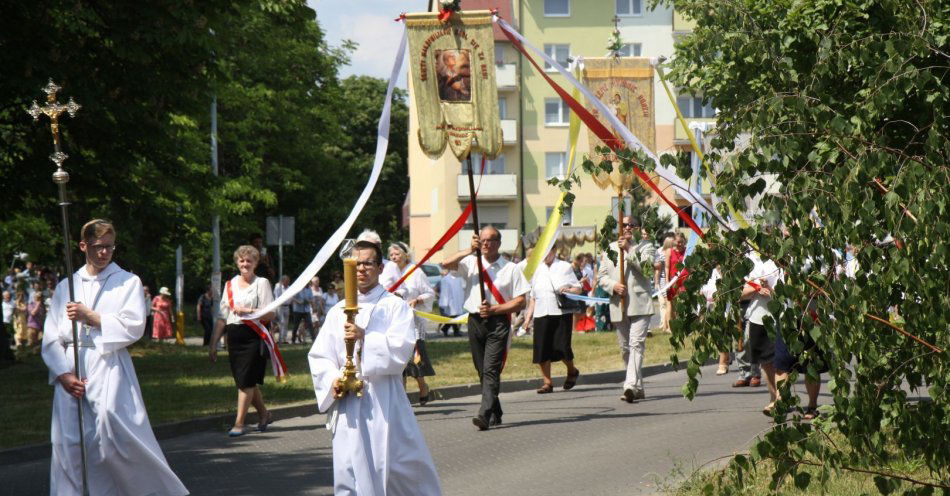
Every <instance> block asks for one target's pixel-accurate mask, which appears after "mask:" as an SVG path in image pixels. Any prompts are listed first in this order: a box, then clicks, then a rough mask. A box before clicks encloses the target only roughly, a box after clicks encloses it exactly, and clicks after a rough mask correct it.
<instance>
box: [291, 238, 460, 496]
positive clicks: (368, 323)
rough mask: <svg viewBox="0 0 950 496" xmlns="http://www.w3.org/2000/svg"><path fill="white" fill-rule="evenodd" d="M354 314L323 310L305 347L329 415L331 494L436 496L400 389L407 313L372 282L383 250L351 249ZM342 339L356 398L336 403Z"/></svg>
mask: <svg viewBox="0 0 950 496" xmlns="http://www.w3.org/2000/svg"><path fill="white" fill-rule="evenodd" d="M354 256H355V257H356V284H357V289H358V290H359V291H358V293H357V300H358V305H359V312H358V313H357V314H356V317H355V322H354V323H349V322H347V318H346V315H345V314H344V312H343V307H344V306H345V302H343V301H341V302H339V303H338V304H336V305H334V306H333V308H331V309H330V310H329V311H328V312H327V318H326V321H325V322H324V325H323V328H322V329H321V331H320V334H318V335H317V339H316V340H315V341H314V342H313V346H312V347H311V348H310V354H309V361H310V372H311V375H312V376H313V387H314V392H315V393H316V397H317V408H318V409H319V410H320V411H321V412H323V411H329V413H330V414H329V418H328V421H327V428H328V429H330V431H331V432H332V435H333V492H334V494H338V495H343V494H346V495H360V496H363V495H367V496H383V495H391V496H403V495H406V496H408V495H413V496H415V495H419V496H437V495H440V494H442V489H441V487H440V485H439V476H438V474H437V473H436V471H435V464H434V463H433V462H432V456H431V455H430V454H429V449H428V447H427V446H426V442H425V438H424V437H423V436H422V432H421V431H420V430H419V424H418V423H417V422H416V418H415V415H413V412H412V407H410V406H409V400H408V399H407V398H406V391H405V389H403V386H402V372H403V370H404V369H405V368H406V363H407V362H408V361H409V359H410V358H411V357H412V355H413V352H414V350H415V346H416V333H415V329H414V326H413V316H412V310H411V309H410V308H409V305H408V304H406V302H405V301H403V300H402V299H401V298H399V297H398V296H395V295H393V294H391V293H389V292H388V291H386V289H385V288H384V287H383V286H382V285H380V284H379V275H380V273H381V272H382V262H383V253H382V250H381V249H380V248H379V245H376V244H374V243H371V242H366V241H359V242H357V243H356V246H355V248H354ZM344 338H349V339H355V340H356V347H357V352H356V353H355V356H354V361H355V362H356V365H357V370H358V371H359V378H360V379H362V380H363V394H362V396H356V395H355V394H353V393H349V394H347V395H345V396H344V397H343V398H342V399H339V400H338V399H336V398H335V397H334V393H336V392H338V391H339V390H340V378H341V376H342V373H341V368H342V367H343V365H344V363H346V346H345V344H344Z"/></svg>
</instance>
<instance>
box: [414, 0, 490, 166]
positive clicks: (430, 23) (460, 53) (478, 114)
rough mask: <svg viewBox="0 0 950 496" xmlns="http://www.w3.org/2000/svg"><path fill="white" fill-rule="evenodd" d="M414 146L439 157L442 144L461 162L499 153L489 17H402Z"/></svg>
mask: <svg viewBox="0 0 950 496" xmlns="http://www.w3.org/2000/svg"><path fill="white" fill-rule="evenodd" d="M405 21H406V28H407V30H408V34H409V60H410V64H409V65H410V67H411V69H410V76H411V77H412V88H413V92H414V95H415V105H416V112H417V115H418V117H419V146H420V147H421V148H422V150H423V151H424V152H425V153H426V155H428V156H430V157H433V158H438V157H440V156H441V155H442V154H443V153H444V152H445V148H446V145H448V147H449V148H450V149H451V150H452V153H453V154H454V155H455V156H456V157H457V158H458V159H459V160H462V159H464V158H466V157H468V155H469V154H470V153H471V152H478V153H482V154H484V155H485V156H486V157H487V158H489V159H491V158H494V157H496V156H497V155H498V154H499V153H500V152H501V148H502V136H501V121H500V119H499V115H498V90H497V85H496V82H495V41H494V37H493V34H492V16H491V12H489V11H487V10H485V11H470V12H456V13H454V14H452V15H451V16H450V17H448V18H446V19H444V20H440V19H439V14H438V13H436V12H433V13H422V14H406V17H405Z"/></svg>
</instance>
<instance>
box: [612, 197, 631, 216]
mask: <svg viewBox="0 0 950 496" xmlns="http://www.w3.org/2000/svg"><path fill="white" fill-rule="evenodd" d="M632 202H633V199H632V198H630V197H629V196H624V197H623V214H624V215H630V205H631V204H632ZM618 203H619V199H618V198H617V197H616V196H614V197H611V198H610V212H611V215H613V217H614V219H616V218H617V204H618Z"/></svg>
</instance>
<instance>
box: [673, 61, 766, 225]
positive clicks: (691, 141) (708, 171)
mask: <svg viewBox="0 0 950 496" xmlns="http://www.w3.org/2000/svg"><path fill="white" fill-rule="evenodd" d="M656 73H657V75H659V76H660V82H661V83H663V89H664V90H666V96H667V97H669V99H670V103H671V104H672V105H673V110H674V111H675V112H676V120H677V121H679V123H680V126H682V127H683V131H684V132H685V133H686V137H687V138H689V144H690V146H692V148H693V152H695V153H696V156H697V157H699V162H700V163H701V164H703V167H705V168H706V177H707V178H708V179H709V182H710V183H711V184H712V185H713V186H715V185H716V175H715V174H714V173H713V171H712V169H711V168H710V167H709V164H708V163H706V156H705V155H704V154H703V151H702V150H700V148H699V143H697V142H696V137H695V136H693V133H692V131H690V130H689V125H688V124H687V123H686V119H685V118H683V113H682V112H680V107H679V105H677V104H676V98H673V92H672V91H670V87H669V85H667V84H666V75H665V74H664V73H663V68H662V67H660V66H659V65H657V66H656ZM723 202H724V203H725V204H726V208H728V209H729V215H731V216H732V218H733V219H735V220H736V222H738V223H739V226H740V227H742V228H747V227H749V221H747V220H746V218H745V217H744V216H743V215H742V214H741V213H739V211H737V210H736V209H734V208H732V204H731V203H729V201H728V200H726V199H723Z"/></svg>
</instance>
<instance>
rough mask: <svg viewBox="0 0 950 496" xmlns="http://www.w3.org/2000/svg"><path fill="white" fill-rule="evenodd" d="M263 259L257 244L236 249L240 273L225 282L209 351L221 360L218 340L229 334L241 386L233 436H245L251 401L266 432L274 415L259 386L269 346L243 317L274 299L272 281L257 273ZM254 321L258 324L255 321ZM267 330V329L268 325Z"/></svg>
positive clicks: (268, 316) (233, 364)
mask: <svg viewBox="0 0 950 496" xmlns="http://www.w3.org/2000/svg"><path fill="white" fill-rule="evenodd" d="M259 260H260V252H258V251H257V248H254V247H253V246H250V245H244V246H241V247H238V249H237V250H235V251H234V263H235V264H236V265H237V268H238V271H239V272H240V273H239V274H238V275H237V276H235V277H234V278H233V279H231V280H230V281H228V282H227V284H226V285H225V288H224V291H223V294H222V295H221V307H220V314H219V317H218V321H217V322H216V324H215V329H214V336H212V338H211V350H210V352H209V353H210V356H211V360H212V361H217V349H218V340H219V339H221V335H222V334H225V333H227V340H228V342H227V343H228V361H229V362H230V364H231V375H232V376H234V384H235V385H236V386H237V388H238V402H237V416H236V418H235V419H234V427H232V428H231V430H230V431H229V432H228V436H231V437H237V436H242V435H244V433H245V428H244V417H245V416H246V415H247V410H248V408H249V407H250V405H251V404H253V405H254V409H256V410H257V415H258V418H259V419H260V422H259V423H258V424H257V430H259V431H261V432H264V431H265V430H267V425H268V424H270V422H271V414H270V412H268V411H267V407H265V406H264V399H263V397H262V396H261V390H260V388H259V387H258V386H259V385H260V384H263V383H264V372H265V370H266V368H267V358H268V354H269V353H268V349H267V346H266V345H265V344H264V341H263V340H262V339H261V337H260V336H259V334H258V333H257V332H256V331H255V330H254V329H252V328H251V327H250V326H249V325H248V324H245V323H244V319H243V316H245V315H249V314H251V313H253V312H255V311H256V310H257V309H258V308H262V307H265V306H267V305H268V304H270V302H272V301H273V300H274V296H273V295H274V293H273V291H271V286H270V282H269V281H268V280H267V279H265V278H263V277H257V276H255V275H254V269H255V268H256V267H257V262H258V261H259ZM272 318H274V312H271V313H269V314H266V315H264V316H262V317H261V320H270V319H272ZM251 322H252V323H254V324H255V325H257V324H256V323H255V322H254V321H251ZM263 332H267V330H266V328H264V329H263Z"/></svg>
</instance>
